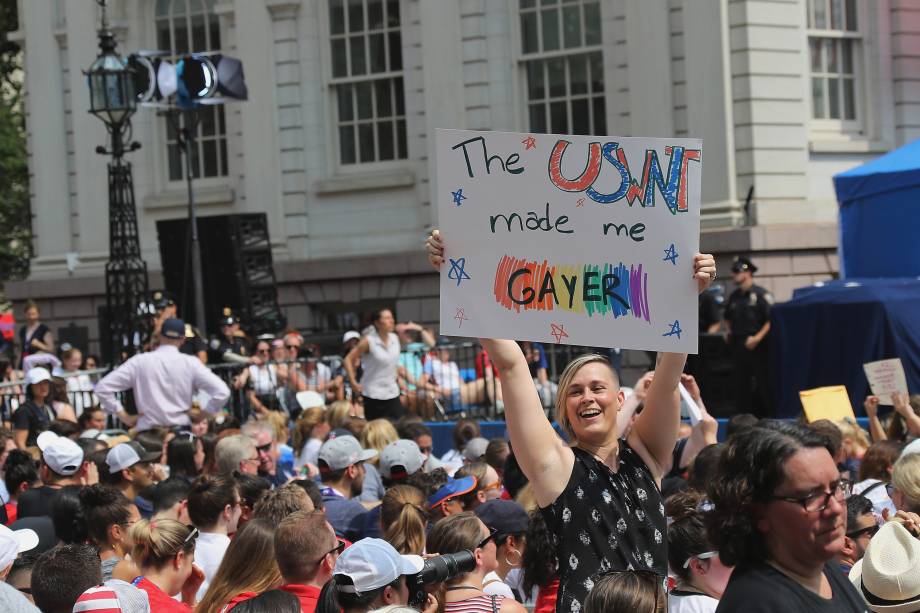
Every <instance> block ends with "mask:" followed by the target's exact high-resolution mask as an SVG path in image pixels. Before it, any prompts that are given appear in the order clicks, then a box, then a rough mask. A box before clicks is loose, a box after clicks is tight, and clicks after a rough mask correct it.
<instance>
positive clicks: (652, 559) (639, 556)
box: [541, 439, 668, 613]
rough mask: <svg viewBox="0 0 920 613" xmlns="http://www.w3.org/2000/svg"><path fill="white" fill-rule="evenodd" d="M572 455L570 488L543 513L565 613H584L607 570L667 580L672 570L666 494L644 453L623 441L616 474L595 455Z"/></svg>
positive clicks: (560, 606) (580, 452)
mask: <svg viewBox="0 0 920 613" xmlns="http://www.w3.org/2000/svg"><path fill="white" fill-rule="evenodd" d="M572 451H573V452H574V453H575V464H574V466H573V467H572V476H571V477H570V478H569V483H568V485H566V488H565V490H564V491H563V492H562V494H560V495H559V497H558V498H557V499H556V500H555V502H553V503H552V504H551V505H550V506H548V507H545V508H543V509H541V511H542V513H543V517H544V519H545V520H546V525H547V527H548V528H549V531H550V532H551V533H552V534H553V539H554V541H555V544H556V554H557V556H558V559H559V597H558V599H557V600H556V611H557V612H559V613H563V612H564V613H570V612H571V613H578V611H580V610H581V608H582V604H583V603H584V600H585V597H587V595H588V592H589V591H591V588H592V587H594V583H595V581H596V580H597V578H598V576H599V575H600V574H602V573H604V572H606V571H611V570H652V571H654V572H656V573H658V574H659V575H661V576H662V577H665V576H666V575H667V566H668V556H667V541H666V540H665V531H666V527H667V522H666V521H665V515H664V505H663V504H662V501H661V491H660V490H659V489H658V485H657V484H656V483H655V479H654V478H653V477H652V473H651V471H650V470H649V468H648V466H646V464H645V462H644V461H643V460H642V458H641V457H640V456H639V454H637V453H636V452H635V451H633V450H632V448H631V447H630V446H629V445H628V444H627V443H626V441H625V440H624V439H620V469H619V470H618V471H617V472H612V471H611V470H610V469H609V468H607V466H606V465H605V464H603V463H602V462H600V461H598V460H597V459H596V458H595V457H594V456H593V455H591V454H590V453H588V452H586V451H583V450H581V449H578V448H573V449H572Z"/></svg>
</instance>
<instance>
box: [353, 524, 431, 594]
mask: <svg viewBox="0 0 920 613" xmlns="http://www.w3.org/2000/svg"><path fill="white" fill-rule="evenodd" d="M423 566H425V561H424V560H423V559H422V558H421V556H412V555H407V556H404V555H400V553H399V552H398V551H396V550H395V549H394V548H393V546H392V545H390V544H389V543H388V542H386V541H384V540H383V539H375V538H365V539H361V540H360V541H358V542H356V543H355V544H353V545H352V546H351V547H349V548H347V549H346V550H345V551H343V552H342V553H341V555H339V557H338V559H337V560H336V561H335V574H336V575H345V576H346V577H348V578H349V579H351V582H352V583H353V584H354V585H353V586H352V585H339V586H338V587H337V588H336V589H338V590H341V591H343V592H350V591H354V592H356V593H358V594H364V593H367V592H371V591H373V590H376V589H379V588H382V587H383V586H385V585H389V584H391V583H393V582H394V581H396V580H397V579H399V578H400V577H402V576H403V575H414V574H416V573H418V572H419V571H421V570H422V567H423Z"/></svg>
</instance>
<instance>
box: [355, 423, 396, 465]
mask: <svg viewBox="0 0 920 613" xmlns="http://www.w3.org/2000/svg"><path fill="white" fill-rule="evenodd" d="M398 440H399V433H397V432H396V428H394V427H393V424H392V423H390V420H388V419H373V420H371V421H369V422H367V425H366V426H365V427H364V431H363V432H361V446H362V447H364V448H365V449H375V450H376V451H377V454H378V455H377V457H375V458H372V459H371V460H369V461H370V462H371V464H374V465H375V466H376V465H377V464H378V463H379V460H380V455H379V454H380V452H382V451H383V450H384V449H385V448H386V446H387V445H389V444H390V443H393V442H395V441H398Z"/></svg>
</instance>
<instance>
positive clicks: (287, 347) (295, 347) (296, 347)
mask: <svg viewBox="0 0 920 613" xmlns="http://www.w3.org/2000/svg"><path fill="white" fill-rule="evenodd" d="M284 347H285V349H299V347H298V346H297V345H285V346H284Z"/></svg>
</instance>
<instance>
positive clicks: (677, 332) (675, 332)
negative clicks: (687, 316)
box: [661, 319, 683, 340]
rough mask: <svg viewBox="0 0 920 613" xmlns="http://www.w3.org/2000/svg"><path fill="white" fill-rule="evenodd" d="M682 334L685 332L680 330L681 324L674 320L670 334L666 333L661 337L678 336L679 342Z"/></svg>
mask: <svg viewBox="0 0 920 613" xmlns="http://www.w3.org/2000/svg"><path fill="white" fill-rule="evenodd" d="M681 332H683V330H681V329H680V322H679V321H677V320H676V319H675V320H674V323H673V324H671V331H670V332H665V333H664V334H662V335H661V336H677V338H678V340H679V339H680V333H681Z"/></svg>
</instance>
